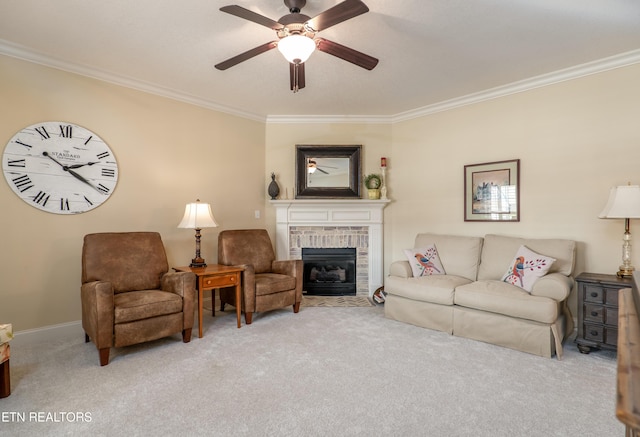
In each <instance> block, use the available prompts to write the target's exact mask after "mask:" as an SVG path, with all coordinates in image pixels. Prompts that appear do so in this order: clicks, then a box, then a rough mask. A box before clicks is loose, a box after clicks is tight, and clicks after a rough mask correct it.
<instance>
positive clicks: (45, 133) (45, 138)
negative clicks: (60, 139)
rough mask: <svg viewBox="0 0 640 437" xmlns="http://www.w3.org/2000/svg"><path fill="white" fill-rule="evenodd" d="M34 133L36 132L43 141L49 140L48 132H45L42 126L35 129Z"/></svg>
mask: <svg viewBox="0 0 640 437" xmlns="http://www.w3.org/2000/svg"><path fill="white" fill-rule="evenodd" d="M36 132H38V133H39V134H40V136H41V137H42V139H44V140H48V139H49V138H51V137H50V136H49V132H47V129H46V128H45V127H44V126H40V127H37V128H36Z"/></svg>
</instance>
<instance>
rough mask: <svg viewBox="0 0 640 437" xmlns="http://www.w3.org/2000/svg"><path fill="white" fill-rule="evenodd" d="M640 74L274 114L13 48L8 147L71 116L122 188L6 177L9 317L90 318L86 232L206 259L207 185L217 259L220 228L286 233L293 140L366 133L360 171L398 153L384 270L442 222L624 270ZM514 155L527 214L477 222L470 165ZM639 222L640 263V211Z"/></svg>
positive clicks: (1, 304)
mask: <svg viewBox="0 0 640 437" xmlns="http://www.w3.org/2000/svg"><path fill="white" fill-rule="evenodd" d="M638 77H640V65H636V66H631V67H626V68H620V69H617V70H612V71H609V72H604V73H601V74H597V75H592V76H588V77H584V78H581V79H576V80H572V81H568V82H563V83H560V84H556V85H553V86H548V87H544V88H539V89H536V90H532V91H529V92H525V93H519V94H514V95H511V96H507V97H503V98H499V99H495V100H491V101H487V102H483V103H479V104H475V105H470V106H466V107H462V108H458V109H454V110H450V111H446V112H441V113H436V114H433V115H429V116H424V117H421V118H418V119H414V120H410V121H406V122H400V123H395V124H382V123H304V124H299V123H269V124H267V125H266V127H265V124H264V123H260V122H255V121H249V120H245V119H241V118H238V117H233V116H229V115H225V114H221V113H218V112H215V111H210V110H206V109H202V108H198V107H194V106H190V105H187V104H184V103H179V102H175V101H172V100H168V99H164V98H161V97H156V96H152V95H149V94H145V93H141V92H137V91H133V90H130V89H127V88H122V87H118V86H115V85H111V84H107V83H104V82H100V81H97V80H92V79H89V78H85V77H81V76H77V75H73V74H69V73H65V72H61V71H58V70H55V69H49V68H46V67H42V66H38V65H35V64H31V63H27V62H22V61H18V60H15V59H12V58H7V57H2V56H0V100H1V101H2V102H3V105H2V107H1V109H0V120H1V121H0V146H3V145H4V144H5V143H6V141H8V140H9V138H11V136H13V135H14V134H15V133H16V132H17V131H18V130H20V129H21V128H23V127H25V126H28V125H30V124H32V123H36V122H38V121H43V120H62V121H69V122H72V123H76V124H80V125H83V126H85V127H87V128H89V129H91V130H93V131H95V132H96V133H98V134H99V135H100V136H101V137H102V138H103V139H105V140H106V141H107V142H108V143H109V145H110V147H111V148H112V150H113V151H114V153H115V154H116V156H117V158H118V161H119V165H120V179H119V181H118V186H117V188H116V191H115V193H114V195H113V196H112V197H111V198H110V199H109V200H108V201H107V202H106V203H105V204H104V205H102V206H101V207H99V208H97V209H96V210H94V211H91V212H89V213H86V214H81V215H78V216H69V217H63V216H57V215H53V214H47V213H44V212H41V211H39V210H36V209H35V208H32V207H30V206H28V205H26V204H25V203H24V202H22V201H21V200H20V199H19V198H18V197H17V196H16V195H15V194H14V193H13V192H12V191H11V189H10V188H9V187H8V186H7V184H6V183H0V202H1V204H2V212H3V213H2V215H1V216H0V217H1V218H0V229H2V230H1V231H0V232H2V240H1V243H0V244H2V251H0V275H1V276H0V277H1V278H2V279H1V282H0V321H8V322H11V323H13V324H14V329H15V330H17V331H20V330H25V329H31V328H37V327H43V326H47V325H53V324H58V323H66V322H73V321H77V320H78V319H79V318H80V302H79V297H78V293H79V285H80V284H79V283H80V250H81V247H82V236H83V235H84V234H86V233H89V232H100V231H125V230H155V231H158V232H160V233H161V234H162V236H163V239H164V241H165V244H166V246H167V252H168V256H169V262H170V263H171V265H176V264H185V263H188V262H189V260H190V259H191V258H192V257H193V252H194V242H193V231H189V230H185V229H177V228H176V225H177V223H178V222H179V220H180V218H181V216H182V213H183V209H184V204H186V203H187V202H190V201H193V200H194V199H195V198H200V199H202V200H203V201H207V202H210V203H211V204H212V207H213V210H214V214H215V216H216V219H217V220H218V221H219V222H220V224H221V227H220V228H217V229H207V230H204V231H203V241H204V243H203V256H204V257H205V258H206V259H207V260H208V261H215V258H216V244H215V240H216V238H217V233H218V232H219V231H220V230H221V229H225V228H246V227H260V226H263V227H267V228H268V229H269V230H271V231H273V229H275V217H274V212H273V208H271V207H270V205H269V203H268V200H267V199H268V196H267V195H266V185H267V184H268V183H269V181H270V177H269V174H270V173H271V172H275V173H276V175H277V181H278V183H279V185H280V187H281V193H282V195H284V193H285V189H286V190H287V191H288V193H289V196H290V197H293V186H294V175H295V170H294V168H295V167H294V160H295V145H296V144H362V145H363V173H371V172H377V171H378V170H379V162H380V161H379V160H380V157H381V156H386V157H388V158H389V160H388V163H389V167H388V172H387V176H388V182H389V197H390V198H391V199H393V202H392V203H391V205H389V206H388V207H387V208H386V210H385V220H386V223H387V226H386V227H385V269H388V266H389V264H390V263H391V261H393V260H394V259H400V258H402V256H403V255H402V249H405V248H408V247H410V246H411V245H412V243H413V239H414V237H415V234H416V233H417V232H421V231H435V232H441V233H455V234H465V235H484V234H486V233H500V234H508V235H518V236H527V237H563V238H571V239H575V240H577V241H578V242H579V253H578V263H577V267H576V271H577V272H580V271H583V270H584V271H593V272H610V273H613V272H615V271H616V270H617V267H618V264H620V259H621V255H620V246H621V238H622V231H623V222H622V221H621V220H600V219H598V218H597V215H598V213H599V212H600V211H601V210H602V208H603V207H604V204H605V202H606V199H607V195H608V189H609V187H610V186H613V185H617V184H625V183H627V182H628V181H630V182H632V183H640V174H639V171H638V168H639V167H638V165H639V163H640V159H639V158H640V130H638V129H637V124H638V115H639V114H640V84H639V82H638V80H637V78H638ZM507 159H520V160H521V181H520V183H521V202H522V203H521V205H522V206H521V221H520V222H518V223H467V222H464V221H463V167H464V165H465V164H476V163H482V162H490V161H498V160H507ZM198 186H200V188H197V187H198ZM239 199H241V200H239ZM256 210H259V211H261V213H262V214H261V217H262V218H261V219H255V218H254V212H255V211H256ZM636 228H637V230H636V231H635V232H634V229H636ZM631 230H632V232H634V239H633V243H634V245H635V248H636V250H635V252H634V264H636V265H640V244H639V242H640V221H638V220H635V221H632V224H631ZM573 299H574V302H573V306H574V309H575V297H574V298H573Z"/></svg>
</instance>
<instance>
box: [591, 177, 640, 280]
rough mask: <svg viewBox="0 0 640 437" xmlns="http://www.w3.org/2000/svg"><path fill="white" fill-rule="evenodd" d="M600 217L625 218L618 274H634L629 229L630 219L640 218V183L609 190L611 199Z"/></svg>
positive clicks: (621, 275)
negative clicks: (620, 263)
mask: <svg viewBox="0 0 640 437" xmlns="http://www.w3.org/2000/svg"><path fill="white" fill-rule="evenodd" d="M599 217H600V218H607V219H624V235H623V237H622V265H621V266H620V270H619V271H618V273H617V275H618V276H620V277H623V276H631V275H633V270H634V267H633V265H631V232H630V231H629V219H632V218H640V185H621V186H618V187H613V188H612V189H611V191H610V192H609V200H608V201H607V204H606V205H605V207H604V209H603V210H602V212H601V213H600V215H599Z"/></svg>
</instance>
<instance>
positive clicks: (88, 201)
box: [82, 196, 93, 205]
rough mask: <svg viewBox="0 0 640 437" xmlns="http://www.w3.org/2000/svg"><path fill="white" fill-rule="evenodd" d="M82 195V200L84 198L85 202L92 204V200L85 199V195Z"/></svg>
mask: <svg viewBox="0 0 640 437" xmlns="http://www.w3.org/2000/svg"><path fill="white" fill-rule="evenodd" d="M82 197H84V200H86V202H87V203H88V204H89V205H93V202H92V201H90V200H89V199H87V196H82Z"/></svg>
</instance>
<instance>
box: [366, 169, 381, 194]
mask: <svg viewBox="0 0 640 437" xmlns="http://www.w3.org/2000/svg"><path fill="white" fill-rule="evenodd" d="M364 186H365V187H367V190H368V194H369V199H379V198H380V187H381V186H382V176H380V175H379V174H375V173H372V174H368V175H366V176H365V177H364Z"/></svg>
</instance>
